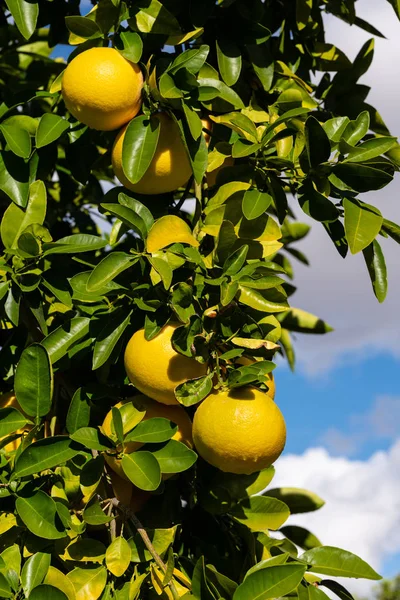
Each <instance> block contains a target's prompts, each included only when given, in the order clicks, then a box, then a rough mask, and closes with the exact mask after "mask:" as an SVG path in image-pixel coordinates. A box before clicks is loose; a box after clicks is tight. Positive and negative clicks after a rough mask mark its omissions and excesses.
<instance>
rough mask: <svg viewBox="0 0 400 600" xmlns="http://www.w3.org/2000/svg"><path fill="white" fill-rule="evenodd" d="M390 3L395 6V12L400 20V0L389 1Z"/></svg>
mask: <svg viewBox="0 0 400 600" xmlns="http://www.w3.org/2000/svg"><path fill="white" fill-rule="evenodd" d="M388 2H389V4H391V5H392V6H393V9H394V12H395V13H396V15H397V17H398V19H400V0H388Z"/></svg>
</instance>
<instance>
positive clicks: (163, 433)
mask: <svg viewBox="0 0 400 600" xmlns="http://www.w3.org/2000/svg"><path fill="white" fill-rule="evenodd" d="M177 431H178V427H177V425H175V424H174V423H173V422H172V421H170V420H169V419H164V418H162V417H153V418H151V419H147V420H146V421H141V422H140V423H138V424H137V425H136V427H135V428H134V429H133V430H132V431H131V432H130V433H128V435H127V436H126V437H125V440H124V441H125V442H142V443H143V444H146V443H155V442H166V441H168V440H170V439H171V438H172V437H173V436H174V435H175V433H176V432H177Z"/></svg>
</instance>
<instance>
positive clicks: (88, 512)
mask: <svg viewBox="0 0 400 600" xmlns="http://www.w3.org/2000/svg"><path fill="white" fill-rule="evenodd" d="M82 517H83V520H84V521H85V523H87V524H88V525H105V524H106V523H109V522H110V521H112V519H113V517H112V516H108V515H106V514H105V513H104V512H103V510H102V508H101V506H100V504H99V503H98V502H97V500H92V501H91V502H90V503H89V504H88V505H87V506H86V507H85V510H84V511H83V515H82Z"/></svg>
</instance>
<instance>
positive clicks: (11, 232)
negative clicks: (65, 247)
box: [1, 181, 46, 248]
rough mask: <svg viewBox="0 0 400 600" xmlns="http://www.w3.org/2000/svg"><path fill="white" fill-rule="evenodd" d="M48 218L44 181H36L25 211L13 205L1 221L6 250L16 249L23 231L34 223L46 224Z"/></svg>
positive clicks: (2, 237)
mask: <svg viewBox="0 0 400 600" xmlns="http://www.w3.org/2000/svg"><path fill="white" fill-rule="evenodd" d="M45 216H46V188H45V185H44V183H43V181H35V182H34V183H32V185H31V186H30V189H29V199H28V204H27V206H26V208H25V210H22V209H21V208H20V207H19V206H16V204H14V203H11V204H10V206H9V207H8V208H7V209H6V211H5V213H4V215H3V219H2V221H1V239H2V242H3V244H4V246H5V247H6V248H16V247H17V244H18V239H19V237H20V235H21V234H22V233H23V231H24V230H25V229H26V228H27V227H28V226H29V225H32V224H33V223H39V224H40V225H41V224H42V223H43V222H44V219H45Z"/></svg>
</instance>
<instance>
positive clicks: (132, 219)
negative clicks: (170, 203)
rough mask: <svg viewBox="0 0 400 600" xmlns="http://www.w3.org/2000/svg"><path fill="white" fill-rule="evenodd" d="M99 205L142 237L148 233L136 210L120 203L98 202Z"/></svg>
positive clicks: (144, 237)
mask: <svg viewBox="0 0 400 600" xmlns="http://www.w3.org/2000/svg"><path fill="white" fill-rule="evenodd" d="M100 206H101V207H102V208H104V209H105V210H106V211H108V212H109V213H110V214H112V215H114V216H116V217H118V219H120V220H121V221H122V222H123V223H124V224H125V225H127V226H128V227H129V229H133V230H134V231H135V232H136V233H138V234H139V235H140V237H141V238H142V239H146V237H147V233H148V230H147V227H146V224H145V222H144V221H143V219H142V218H141V217H140V216H139V215H138V214H137V213H136V211H134V210H132V209H131V208H129V207H128V206H121V205H120V204H111V203H107V204H106V203H104V204H100Z"/></svg>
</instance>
